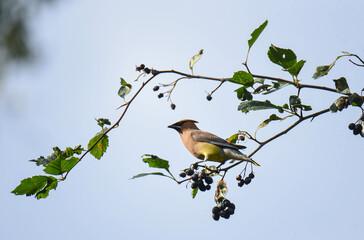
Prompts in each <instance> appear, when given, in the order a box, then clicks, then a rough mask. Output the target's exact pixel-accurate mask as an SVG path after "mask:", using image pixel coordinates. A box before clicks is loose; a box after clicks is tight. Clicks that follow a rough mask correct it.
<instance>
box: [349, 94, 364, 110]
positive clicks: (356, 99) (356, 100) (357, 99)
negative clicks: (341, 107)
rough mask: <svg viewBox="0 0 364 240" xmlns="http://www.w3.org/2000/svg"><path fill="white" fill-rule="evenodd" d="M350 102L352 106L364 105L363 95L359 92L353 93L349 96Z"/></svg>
mask: <svg viewBox="0 0 364 240" xmlns="http://www.w3.org/2000/svg"><path fill="white" fill-rule="evenodd" d="M348 100H349V103H350V104H351V105H352V106H358V107H360V106H361V105H363V99H362V97H361V96H359V95H358V94H357V93H353V94H351V95H350V96H349V97H348Z"/></svg>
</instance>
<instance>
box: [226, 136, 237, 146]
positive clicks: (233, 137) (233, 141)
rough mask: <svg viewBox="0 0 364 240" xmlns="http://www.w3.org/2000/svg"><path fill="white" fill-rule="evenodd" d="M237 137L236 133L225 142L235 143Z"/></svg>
mask: <svg viewBox="0 0 364 240" xmlns="http://www.w3.org/2000/svg"><path fill="white" fill-rule="evenodd" d="M238 137H239V135H238V134H237V133H235V134H233V135H231V136H230V137H229V138H228V139H226V141H228V142H231V143H234V144H235V143H236V141H238Z"/></svg>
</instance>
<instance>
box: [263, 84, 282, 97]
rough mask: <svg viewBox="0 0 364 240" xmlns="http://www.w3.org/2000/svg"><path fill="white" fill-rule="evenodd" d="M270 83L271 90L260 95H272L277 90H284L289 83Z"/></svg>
mask: <svg viewBox="0 0 364 240" xmlns="http://www.w3.org/2000/svg"><path fill="white" fill-rule="evenodd" d="M272 83H273V88H271V89H269V90H268V91H266V92H263V93H262V94H263V95H267V94H270V93H273V92H275V91H278V90H279V89H281V88H284V87H286V86H288V85H289V83H285V82H272Z"/></svg>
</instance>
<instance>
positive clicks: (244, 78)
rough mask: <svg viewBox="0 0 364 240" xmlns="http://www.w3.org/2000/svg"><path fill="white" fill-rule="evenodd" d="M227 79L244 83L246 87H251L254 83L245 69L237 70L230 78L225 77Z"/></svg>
mask: <svg viewBox="0 0 364 240" xmlns="http://www.w3.org/2000/svg"><path fill="white" fill-rule="evenodd" d="M226 80H227V81H230V82H233V83H237V84H241V85H244V86H245V87H246V88H247V87H251V86H253V84H254V78H253V76H252V75H251V74H250V73H248V72H245V71H238V72H235V73H234V76H233V77H232V78H227V79H226Z"/></svg>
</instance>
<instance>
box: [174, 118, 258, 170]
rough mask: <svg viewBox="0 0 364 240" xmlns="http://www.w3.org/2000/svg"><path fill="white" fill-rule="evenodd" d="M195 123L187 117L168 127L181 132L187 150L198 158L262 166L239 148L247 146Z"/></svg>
mask: <svg viewBox="0 0 364 240" xmlns="http://www.w3.org/2000/svg"><path fill="white" fill-rule="evenodd" d="M195 123H198V122H197V121H195V120H190V119H185V120H181V121H178V122H176V123H174V124H172V125H170V126H168V127H169V128H173V129H175V130H176V131H177V132H178V133H179V135H180V136H181V139H182V142H183V144H184V145H185V147H186V148H187V150H188V151H190V153H192V155H193V156H195V157H196V158H198V159H202V160H203V161H214V162H220V163H225V162H226V161H227V160H229V159H236V160H243V161H248V162H251V163H253V164H254V165H256V166H260V165H259V164H258V163H256V162H255V161H253V160H252V159H250V158H249V157H248V156H246V155H245V154H243V153H241V152H240V151H239V149H243V148H245V146H242V145H237V144H233V143H231V142H229V141H226V140H225V139H222V138H220V137H218V136H216V135H214V134H212V133H209V132H204V131H201V130H200V129H199V128H198V127H197V126H196V125H195Z"/></svg>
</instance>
